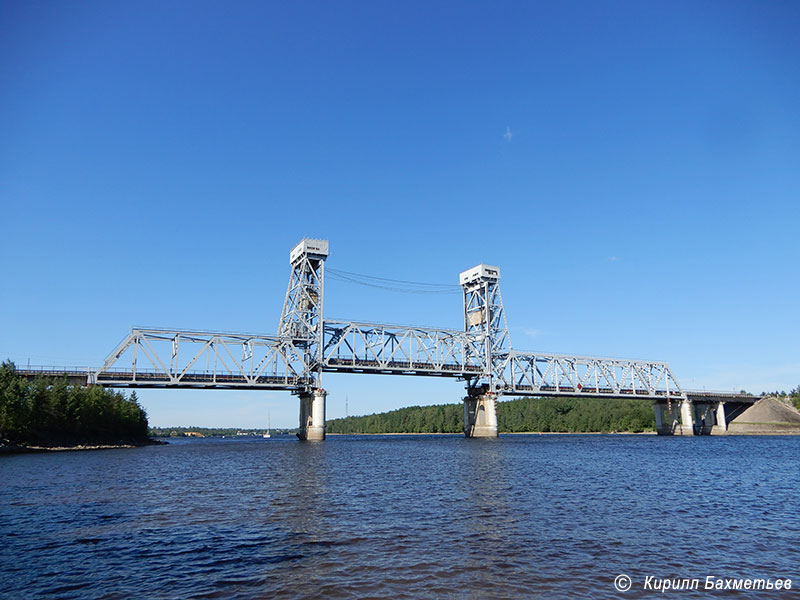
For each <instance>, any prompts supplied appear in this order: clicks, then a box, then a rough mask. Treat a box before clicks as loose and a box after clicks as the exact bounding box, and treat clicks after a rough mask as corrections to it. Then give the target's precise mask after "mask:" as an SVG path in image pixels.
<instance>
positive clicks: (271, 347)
mask: <svg viewBox="0 0 800 600" xmlns="http://www.w3.org/2000/svg"><path fill="white" fill-rule="evenodd" d="M328 248H329V246H328V242H327V241H324V240H313V239H304V240H302V241H301V242H300V243H299V244H298V245H297V246H295V248H294V249H292V251H291V252H290V265H291V271H290V276H289V285H288V288H287V291H286V296H285V299H284V303H283V310H282V313H281V318H280V322H279V328H278V332H277V334H274V335H263V334H251V333H224V332H214V331H188V330H177V329H154V328H134V329H132V330H131V332H130V333H129V334H128V335H127V336H126V337H125V339H123V340H122V341H121V342H120V343H119V345H118V346H117V347H116V348H115V349H114V350H113V351H112V352H111V353H110V354H109V355H108V357H107V358H106V360H105V361H104V363H103V364H102V366H100V367H99V368H96V369H88V370H86V371H85V372H82V371H64V370H62V371H58V372H57V373H54V374H61V375H66V376H68V377H70V378H71V380H72V381H80V380H83V382H85V383H86V384H89V385H91V384H98V385H102V386H106V387H138V388H206V389H249V390H288V391H291V392H293V393H295V394H297V395H299V396H300V398H301V423H300V426H301V437H302V438H304V439H305V438H306V437H308V438H309V439H312V438H314V437H317V438H320V439H321V438H324V399H325V395H324V390H323V389H322V374H323V373H372V374H387V375H412V376H431V377H453V378H456V379H460V380H463V381H464V382H465V383H466V388H467V397H466V398H465V431H467V435H470V431H471V432H472V435H475V436H476V437H482V436H484V434H485V435H486V436H493V435H497V433H496V430H497V427H496V415H495V414H494V406H495V404H494V402H495V399H496V397H497V396H504V395H526V396H582V397H587V396H588V397H603V398H631V397H636V398H645V399H649V400H652V401H654V402H655V403H657V404H658V403H661V404H663V403H665V402H666V404H667V406H669V407H670V410H671V403H672V402H673V401H675V402H681V401H685V400H687V399H688V398H689V396H687V394H686V393H685V392H684V391H683V390H682V389H681V387H680V386H679V385H678V382H677V380H676V379H675V377H674V376H673V374H672V372H671V370H670V368H669V365H668V364H667V363H665V362H657V361H642V360H627V359H619V358H597V357H589V356H574V355H563V354H550V353H533V352H520V351H518V350H515V349H513V348H512V346H511V341H510V336H509V332H508V325H507V322H506V317H505V311H504V309H503V302H502V297H501V295H500V287H499V280H500V269H499V267H496V266H491V265H485V264H481V265H477V266H476V267H473V268H472V269H469V270H467V271H464V272H463V273H461V275H460V287H461V290H462V293H463V322H464V328H463V329H459V330H456V329H431V328H422V327H414V326H403V325H389V324H382V323H361V322H345V321H334V320H326V319H324V316H323V299H324V291H325V286H324V281H325V262H326V259H327V257H328ZM34 372H42V371H41V370H39V371H37V370H36V369H34V370H32V371H31V373H34ZM320 398H321V408H320V406H319V405H320ZM315 406H316V408H315ZM320 411H321V415H320V414H319V413H320ZM676 414H677V413H676ZM492 427H493V428H494V432H493V433H492ZM320 428H321V431H312V430H317V429H320ZM482 428H483V429H482ZM308 432H310V433H308ZM306 433H308V435H306Z"/></svg>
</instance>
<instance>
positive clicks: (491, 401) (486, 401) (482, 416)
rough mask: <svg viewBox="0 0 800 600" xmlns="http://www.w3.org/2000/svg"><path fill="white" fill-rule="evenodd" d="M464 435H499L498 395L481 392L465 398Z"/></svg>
mask: <svg viewBox="0 0 800 600" xmlns="http://www.w3.org/2000/svg"><path fill="white" fill-rule="evenodd" d="M464 435H466V436H467V437H468V438H496V437H497V396H496V395H495V394H481V395H480V396H467V397H466V398H464Z"/></svg>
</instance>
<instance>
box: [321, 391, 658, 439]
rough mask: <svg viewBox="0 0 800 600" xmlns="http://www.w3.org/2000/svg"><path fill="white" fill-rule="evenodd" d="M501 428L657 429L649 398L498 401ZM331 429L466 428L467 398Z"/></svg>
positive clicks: (333, 423)
mask: <svg viewBox="0 0 800 600" xmlns="http://www.w3.org/2000/svg"><path fill="white" fill-rule="evenodd" d="M497 424H498V429H499V431H500V432H501V433H504V432H505V433H519V432H525V431H542V432H563V433H590V432H606V433H607V432H613V431H620V432H622V431H625V432H641V431H654V430H655V417H654V415H653V405H652V403H651V402H650V401H649V400H636V399H630V400H628V399H611V398H519V399H516V400H508V401H504V402H498V403H497ZM326 430H327V432H328V433H457V432H462V431H463V430H464V407H463V405H462V404H440V405H436V406H411V407H408V408H401V409H399V410H393V411H391V412H386V413H380V414H374V415H367V416H363V417H347V418H343V419H333V420H330V421H328V422H327V423H326Z"/></svg>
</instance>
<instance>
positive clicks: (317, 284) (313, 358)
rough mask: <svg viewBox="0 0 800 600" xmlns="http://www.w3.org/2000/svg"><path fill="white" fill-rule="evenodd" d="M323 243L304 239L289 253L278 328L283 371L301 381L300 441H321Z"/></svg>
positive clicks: (322, 435) (323, 395)
mask: <svg viewBox="0 0 800 600" xmlns="http://www.w3.org/2000/svg"><path fill="white" fill-rule="evenodd" d="M327 257H328V242H327V241H326V240H314V239H304V240H302V241H301V242H300V243H299V244H297V246H295V247H294V248H293V249H292V251H291V252H290V253H289V263H290V264H291V266H292V271H291V274H290V275H289V287H288V288H287V289H286V299H285V300H284V302H283V311H282V312H281V321H280V325H279V327H278V338H279V340H280V345H281V350H282V353H283V356H284V357H285V358H286V367H287V369H288V370H290V371H292V372H293V373H294V374H295V375H297V376H299V377H301V378H302V380H304V381H309V382H312V383H311V384H310V385H305V386H302V387H301V388H299V389H298V390H297V394H298V396H300V430H299V431H298V433H297V436H298V437H299V438H300V439H302V440H324V439H325V396H326V394H325V390H323V389H322V332H323V321H322V305H323V292H324V288H325V286H324V282H325V259H326V258H327Z"/></svg>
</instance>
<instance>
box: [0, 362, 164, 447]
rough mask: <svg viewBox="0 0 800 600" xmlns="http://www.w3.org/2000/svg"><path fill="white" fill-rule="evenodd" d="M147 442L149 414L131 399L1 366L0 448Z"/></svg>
mask: <svg viewBox="0 0 800 600" xmlns="http://www.w3.org/2000/svg"><path fill="white" fill-rule="evenodd" d="M147 440H148V435H147V414H146V413H145V411H144V409H143V408H142V407H141V406H139V403H138V402H137V400H136V393H135V392H134V393H132V394H131V395H130V397H128V396H126V395H125V394H123V393H120V392H114V391H111V390H106V389H103V388H102V387H100V386H89V387H84V386H79V385H69V384H68V383H67V381H66V380H65V379H59V378H47V377H38V378H36V379H27V378H26V377H23V376H22V375H19V374H18V373H17V371H16V368H15V366H14V363H12V362H9V361H6V362H4V363H2V365H0V445H20V446H51V447H52V446H76V445H81V444H85V445H98V444H138V443H143V442H146V441H147Z"/></svg>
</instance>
